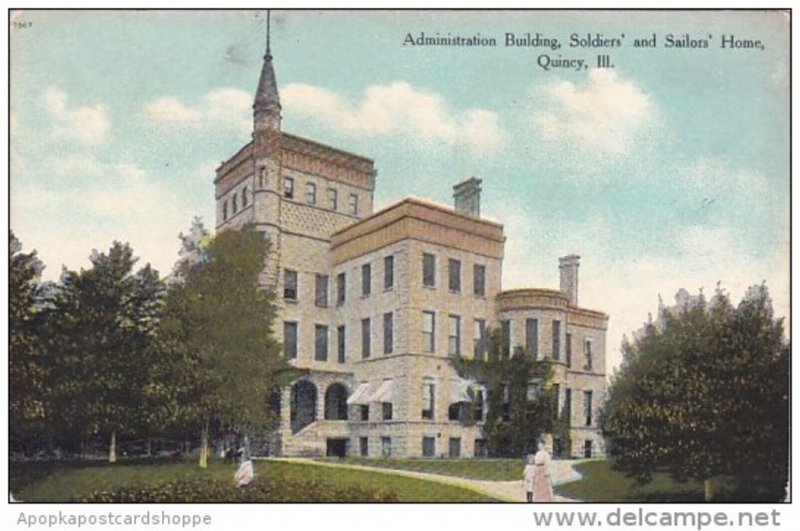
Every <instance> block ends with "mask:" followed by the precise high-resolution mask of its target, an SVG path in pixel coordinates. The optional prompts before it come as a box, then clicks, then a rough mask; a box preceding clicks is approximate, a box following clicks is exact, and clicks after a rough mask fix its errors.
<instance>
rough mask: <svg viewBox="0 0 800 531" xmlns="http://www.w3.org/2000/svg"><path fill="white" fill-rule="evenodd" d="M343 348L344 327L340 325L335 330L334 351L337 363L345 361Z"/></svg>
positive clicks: (344, 344)
mask: <svg viewBox="0 0 800 531" xmlns="http://www.w3.org/2000/svg"><path fill="white" fill-rule="evenodd" d="M345 346H346V342H345V329H344V325H342V326H340V327H338V328H337V329H336V351H337V354H338V361H339V363H344V362H345V361H346V354H345V353H346V350H345Z"/></svg>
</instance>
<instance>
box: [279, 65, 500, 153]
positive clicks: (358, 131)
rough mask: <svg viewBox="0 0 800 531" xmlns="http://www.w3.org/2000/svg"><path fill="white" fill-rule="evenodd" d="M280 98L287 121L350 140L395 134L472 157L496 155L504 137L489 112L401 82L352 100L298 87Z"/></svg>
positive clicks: (288, 88)
mask: <svg viewBox="0 0 800 531" xmlns="http://www.w3.org/2000/svg"><path fill="white" fill-rule="evenodd" d="M281 98H282V101H283V102H284V104H285V106H286V109H287V111H288V112H290V113H291V114H292V116H293V117H298V118H300V119H307V120H314V121H315V122H321V123H322V124H324V125H325V126H326V127H328V128H330V129H332V130H335V131H337V132H340V133H343V134H347V135H352V136H363V137H368V138H376V137H385V136H400V137H403V138H404V139H405V140H407V141H410V142H411V143H413V144H414V145H416V146H430V145H431V143H435V144H437V145H441V144H445V145H451V146H456V147H463V148H466V149H469V150H472V151H474V152H475V153H476V154H488V153H492V152H495V151H497V150H498V149H500V147H501V146H502V145H503V143H504V142H506V140H507V137H508V134H507V133H506V132H505V131H504V130H503V128H502V126H501V125H500V121H499V118H498V116H497V114H495V113H494V112H491V111H488V110H485V109H468V110H465V111H456V110H453V109H452V108H450V106H449V105H448V103H447V101H446V100H445V99H444V98H443V97H442V96H441V95H440V94H438V93H436V92H432V91H426V90H422V89H418V88H415V87H413V86H412V85H410V84H409V83H406V82H402V81H396V82H393V83H390V84H388V85H372V86H369V87H367V88H366V90H365V91H364V94H363V96H362V97H361V99H360V101H356V102H353V101H350V100H348V99H347V98H345V97H344V96H341V95H339V94H336V93H334V92H331V91H328V90H326V89H323V88H319V87H315V86H312V85H306V84H301V83H292V84H290V85H287V86H286V87H284V88H283V89H282V90H281Z"/></svg>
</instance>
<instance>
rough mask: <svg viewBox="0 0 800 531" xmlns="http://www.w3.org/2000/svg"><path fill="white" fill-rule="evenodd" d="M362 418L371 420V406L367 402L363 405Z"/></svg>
mask: <svg viewBox="0 0 800 531" xmlns="http://www.w3.org/2000/svg"><path fill="white" fill-rule="evenodd" d="M360 409H361V420H364V421H366V420H369V406H368V405H366V404H362V405H361V408H360Z"/></svg>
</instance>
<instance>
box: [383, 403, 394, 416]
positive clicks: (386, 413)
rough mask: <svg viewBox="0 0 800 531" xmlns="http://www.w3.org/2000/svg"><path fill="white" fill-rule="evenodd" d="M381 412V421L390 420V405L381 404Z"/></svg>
mask: <svg viewBox="0 0 800 531" xmlns="http://www.w3.org/2000/svg"><path fill="white" fill-rule="evenodd" d="M381 411H382V413H383V420H392V403H391V402H382V403H381Z"/></svg>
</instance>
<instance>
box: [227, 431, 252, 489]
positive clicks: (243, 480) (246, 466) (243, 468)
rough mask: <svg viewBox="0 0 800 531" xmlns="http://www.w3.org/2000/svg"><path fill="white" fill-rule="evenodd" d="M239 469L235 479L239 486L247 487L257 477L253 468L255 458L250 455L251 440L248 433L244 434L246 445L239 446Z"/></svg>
mask: <svg viewBox="0 0 800 531" xmlns="http://www.w3.org/2000/svg"><path fill="white" fill-rule="evenodd" d="M237 453H238V454H239V462H240V465H239V469H238V470H237V471H236V474H234V476H233V481H234V482H235V483H236V486H237V487H240V488H241V487H246V486H247V485H249V484H250V483H252V482H253V480H254V479H255V476H256V474H255V471H254V470H253V460H252V458H251V457H250V441H249V440H248V438H247V435H245V436H244V446H243V447H241V448H239V450H238V452H237Z"/></svg>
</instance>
